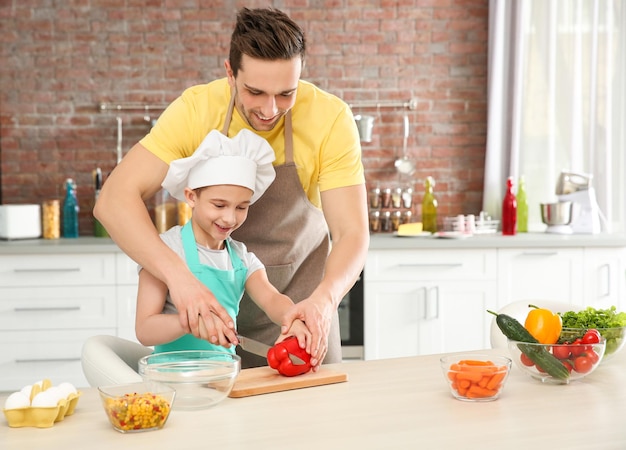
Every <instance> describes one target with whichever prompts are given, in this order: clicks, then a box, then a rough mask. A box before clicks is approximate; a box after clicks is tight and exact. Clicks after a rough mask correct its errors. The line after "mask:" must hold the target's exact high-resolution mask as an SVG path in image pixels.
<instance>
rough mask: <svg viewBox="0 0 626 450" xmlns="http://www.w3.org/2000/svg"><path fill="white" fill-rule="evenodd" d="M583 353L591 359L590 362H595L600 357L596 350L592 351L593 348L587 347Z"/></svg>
mask: <svg viewBox="0 0 626 450" xmlns="http://www.w3.org/2000/svg"><path fill="white" fill-rule="evenodd" d="M585 355H586V356H587V358H589V359H590V360H591V363H592V364H597V362H598V361H599V360H600V357H599V356H598V354H597V353H596V352H594V351H593V349H589V351H587V352H585Z"/></svg>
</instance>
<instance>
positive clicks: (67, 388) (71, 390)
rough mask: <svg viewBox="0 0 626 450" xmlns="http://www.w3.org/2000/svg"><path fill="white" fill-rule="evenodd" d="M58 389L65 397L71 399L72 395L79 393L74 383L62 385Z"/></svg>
mask: <svg viewBox="0 0 626 450" xmlns="http://www.w3.org/2000/svg"><path fill="white" fill-rule="evenodd" d="M57 387H58V388H59V389H61V390H62V391H63V393H64V394H65V397H69V396H70V395H71V394H76V393H77V392H78V391H77V390H76V388H75V387H74V385H73V384H72V383H67V382H65V383H61V384H59V385H58V386H57Z"/></svg>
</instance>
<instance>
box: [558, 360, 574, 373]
mask: <svg viewBox="0 0 626 450" xmlns="http://www.w3.org/2000/svg"><path fill="white" fill-rule="evenodd" d="M561 362H562V363H563V365H564V366H565V368H566V369H567V371H568V372H569V373H572V370H574V368H573V367H572V363H571V362H570V361H569V360H563V361H561Z"/></svg>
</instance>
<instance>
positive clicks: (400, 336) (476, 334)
mask: <svg viewBox="0 0 626 450" xmlns="http://www.w3.org/2000/svg"><path fill="white" fill-rule="evenodd" d="M495 262H496V252H495V250H488V249H472V250H428V251H424V250H419V251H416V250H376V251H370V253H369V255H368V258H367V262H366V265H365V272H364V276H365V304H364V316H365V321H364V329H365V332H364V347H365V359H380V358H392V357H400V356H413V355H421V354H429V353H441V352H450V351H463V350H477V349H481V348H485V347H487V346H488V343H489V326H490V323H491V316H490V315H489V314H488V313H487V312H486V310H487V309H494V308H495V307H496V298H495V296H496V272H495Z"/></svg>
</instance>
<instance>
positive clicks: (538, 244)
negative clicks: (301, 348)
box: [0, 233, 626, 255]
mask: <svg viewBox="0 0 626 450" xmlns="http://www.w3.org/2000/svg"><path fill="white" fill-rule="evenodd" d="M546 247H552V248H568V247H607V248H610V247H626V234H624V233H616V234H608V233H600V234H572V235H559V234H548V233H518V234H517V235H515V236H502V234H500V233H495V234H482V235H475V236H471V237H468V238H465V239H442V238H434V237H409V236H396V235H394V234H392V233H373V234H371V235H370V246H369V248H370V250H395V249H399V250H400V249H446V248H449V249H464V248H465V249H472V248H546ZM118 252H121V250H120V248H119V247H118V246H117V245H116V244H115V242H113V240H111V239H110V238H97V237H87V236H85V237H79V238H77V239H57V240H47V239H24V240H14V241H6V240H4V241H0V255H3V254H16V253H19V254H28V253H50V254H54V253H118Z"/></svg>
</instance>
